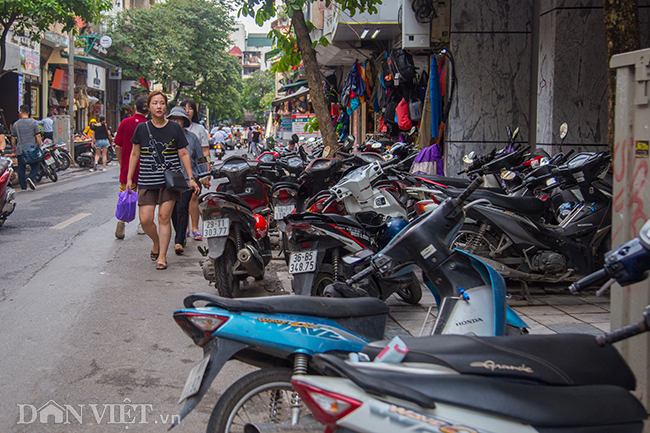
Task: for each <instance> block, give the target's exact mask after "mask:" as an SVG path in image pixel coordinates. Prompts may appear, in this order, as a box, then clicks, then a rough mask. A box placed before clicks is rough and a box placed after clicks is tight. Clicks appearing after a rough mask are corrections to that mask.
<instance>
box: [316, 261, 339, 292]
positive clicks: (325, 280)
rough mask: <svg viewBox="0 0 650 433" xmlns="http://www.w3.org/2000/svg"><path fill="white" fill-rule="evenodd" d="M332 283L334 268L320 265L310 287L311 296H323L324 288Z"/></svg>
mask: <svg viewBox="0 0 650 433" xmlns="http://www.w3.org/2000/svg"><path fill="white" fill-rule="evenodd" d="M332 283H334V268H332V265H329V264H322V265H321V267H320V269H319V270H318V273H317V274H316V277H314V284H313V285H312V286H311V295H312V296H323V295H324V291H325V288H326V287H327V286H329V285H330V284H332Z"/></svg>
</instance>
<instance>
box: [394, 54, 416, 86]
mask: <svg viewBox="0 0 650 433" xmlns="http://www.w3.org/2000/svg"><path fill="white" fill-rule="evenodd" d="M390 57H391V60H392V61H393V67H394V68H396V69H397V71H398V72H399V73H400V75H401V76H402V78H404V81H407V82H411V81H413V78H415V64H414V63H413V56H411V54H410V53H408V52H407V51H404V50H403V49H402V48H393V51H391V53H390Z"/></svg>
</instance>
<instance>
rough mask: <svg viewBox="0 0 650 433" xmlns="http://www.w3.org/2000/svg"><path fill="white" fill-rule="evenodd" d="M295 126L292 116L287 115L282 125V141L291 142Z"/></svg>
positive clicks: (283, 117) (283, 118)
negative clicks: (293, 126)
mask: <svg viewBox="0 0 650 433" xmlns="http://www.w3.org/2000/svg"><path fill="white" fill-rule="evenodd" d="M292 125H293V118H292V116H291V114H285V115H284V116H282V123H281V124H280V127H281V128H282V139H283V140H289V139H290V138H291V134H292V132H291V130H292Z"/></svg>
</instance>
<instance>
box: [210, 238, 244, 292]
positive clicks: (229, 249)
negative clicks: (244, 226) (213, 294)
mask: <svg viewBox="0 0 650 433" xmlns="http://www.w3.org/2000/svg"><path fill="white" fill-rule="evenodd" d="M236 261H237V252H235V246H234V245H233V243H232V242H231V241H226V247H225V248H224V250H223V254H222V255H221V257H219V258H217V259H215V260H214V271H215V276H216V281H215V283H214V285H215V287H216V289H217V291H218V292H219V296H222V297H224V298H234V297H235V296H236V295H237V292H238V291H239V279H238V278H237V277H236V276H234V275H233V273H232V268H233V266H234V265H235V262H236Z"/></svg>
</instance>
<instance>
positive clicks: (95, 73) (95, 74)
mask: <svg viewBox="0 0 650 433" xmlns="http://www.w3.org/2000/svg"><path fill="white" fill-rule="evenodd" d="M86 86H88V88H90V89H95V90H101V91H105V90H106V69H104V68H102V67H101V66H97V65H92V64H90V63H88V80H87V83H86Z"/></svg>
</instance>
